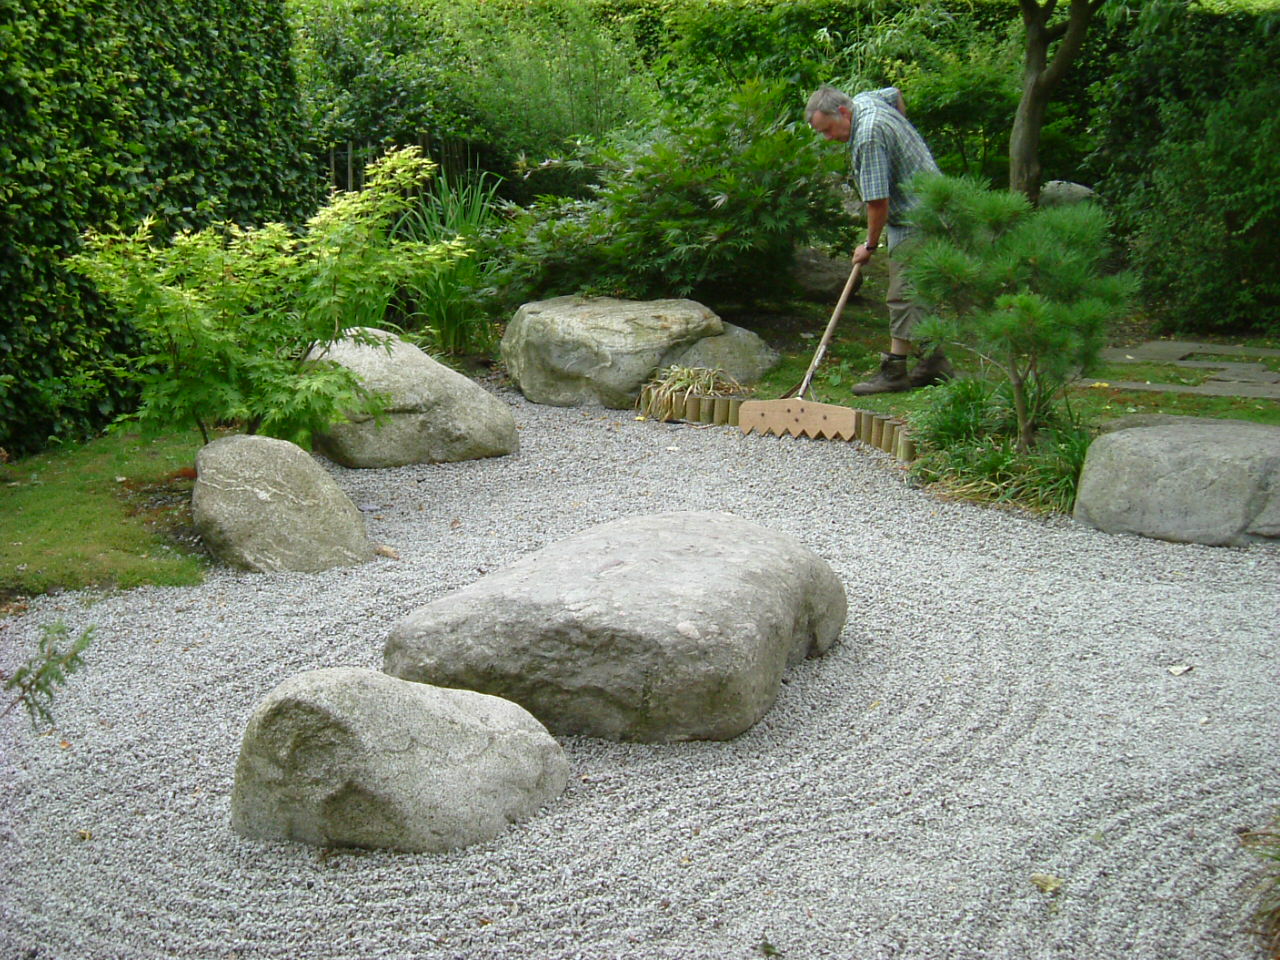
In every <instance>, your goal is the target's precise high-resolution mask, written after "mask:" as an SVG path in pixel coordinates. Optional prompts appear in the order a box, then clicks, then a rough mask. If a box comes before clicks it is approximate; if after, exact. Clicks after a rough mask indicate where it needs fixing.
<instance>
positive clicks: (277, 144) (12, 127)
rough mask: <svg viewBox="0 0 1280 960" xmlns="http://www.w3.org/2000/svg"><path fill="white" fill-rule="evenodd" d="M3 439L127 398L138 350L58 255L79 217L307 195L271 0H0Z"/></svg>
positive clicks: (71, 427) (57, 428)
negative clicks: (119, 362) (119, 361)
mask: <svg viewBox="0 0 1280 960" xmlns="http://www.w3.org/2000/svg"><path fill="white" fill-rule="evenodd" d="M0 50H3V51H4V56H0V94H2V95H0V169H3V171H4V174H3V182H2V183H0V223H3V229H0V447H3V448H6V449H7V450H8V451H9V452H10V453H11V454H14V455H20V454H24V453H29V452H32V451H34V450H36V449H39V448H40V447H41V446H43V445H44V444H46V443H47V442H48V441H49V440H50V439H55V440H57V439H78V438H80V437H81V436H83V435H85V434H86V433H88V432H91V431H92V430H94V429H96V428H97V427H99V426H100V425H101V424H103V423H105V422H109V421H110V420H112V419H113V418H115V417H117V416H119V415H120V414H122V413H125V412H127V411H128V410H130V409H131V408H132V406H133V404H134V403H135V402H136V394H135V393H134V391H133V388H132V387H131V385H130V384H128V383H127V382H124V381H121V380H120V379H118V378H116V377H113V376H112V375H111V374H110V369H111V366H112V363H113V358H114V357H116V356H117V355H118V354H122V353H123V354H126V355H128V354H131V353H133V352H136V350H137V348H138V340H137V336H136V334H135V333H134V332H133V331H132V329H131V328H130V326H129V324H128V322H127V319H124V318H119V317H117V316H116V315H115V314H114V313H113V312H112V311H111V310H110V309H109V308H108V307H107V306H106V305H105V304H104V302H103V301H102V299H101V298H100V297H99V296H98V295H97V294H96V292H95V291H94V289H93V286H92V284H90V283H89V282H88V281H87V280H86V279H85V278H83V277H80V276H77V275H75V274H72V273H70V272H69V271H67V270H66V268H65V267H64V266H63V263H62V259H63V257H64V256H65V255H66V254H68V253H70V252H74V251H75V250H76V249H77V248H78V245H79V237H80V235H81V233H82V232H83V231H84V230H85V229H86V228H87V227H90V226H99V227H105V226H107V225H110V224H129V223H133V222H136V221H137V220H138V219H139V218H140V217H141V216H142V215H144V214H145V213H147V212H151V213H152V214H153V215H154V216H156V217H157V218H158V219H159V220H160V221H162V222H164V223H166V224H168V225H169V226H170V227H171V228H179V227H182V226H191V225H195V224H198V223H204V222H208V221H209V220H210V219H211V218H213V217H215V216H222V217H228V218H235V219H239V220H241V221H242V222H260V221H261V220H262V219H266V218H269V217H274V218H282V219H297V218H300V217H301V216H302V215H304V213H305V211H306V210H309V209H313V208H314V202H315V196H316V194H315V186H316V181H315V179H314V176H313V171H312V166H311V161H310V159H309V158H307V157H306V156H305V155H304V154H303V153H302V152H301V137H300V135H299V134H300V130H301V127H300V117H299V116H298V113H297V109H296V103H295V101H294V99H293V96H294V93H293V90H294V88H293V72H292V68H291V67H290V64H289V60H288V34H287V30H286V29H285V27H284V22H283V12H282V6H281V2H280V0H234V2H233V0H210V2H208V3H205V4H203V5H201V6H200V8H199V9H196V8H195V7H194V6H192V5H188V4H132V3H130V4H103V3H101V2H98V0H42V2H40V3H28V2H26V0H0Z"/></svg>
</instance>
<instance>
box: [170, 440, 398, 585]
mask: <svg viewBox="0 0 1280 960" xmlns="http://www.w3.org/2000/svg"><path fill="white" fill-rule="evenodd" d="M196 477H197V479H196V483H195V487H194V489H193V490H192V492H191V513H192V517H193V519H194V520H195V526H196V529H197V531H199V533H200V537H201V538H202V539H203V541H204V544H205V546H206V547H208V549H209V551H210V553H212V554H213V555H214V556H215V557H217V558H218V559H219V560H222V561H223V562H224V563H229V564H231V565H232V566H237V567H244V568H245V569H247V570H256V571H259V572H270V571H277V570H296V571H301V572H304V573H317V572H319V571H321V570H328V569H329V568H330V567H342V566H352V565H354V564H357V563H364V562H365V561H366V560H372V559H373V544H372V543H370V542H369V537H368V534H367V533H366V532H365V524H364V517H363V516H362V515H361V513H360V510H359V509H358V508H357V507H356V505H355V504H354V503H352V502H351V498H350V497H348V496H347V495H346V494H345V493H344V492H343V491H342V488H340V487H339V486H338V484H337V483H336V482H335V481H334V479H333V478H332V477H331V476H329V474H327V473H325V471H324V469H323V468H322V467H321V466H320V464H318V463H316V461H315V460H313V459H312V458H311V456H310V455H309V454H308V453H307V452H306V451H305V450H303V449H302V448H301V447H299V446H298V445H297V444H294V443H289V442H288V441H287V440H273V439H271V438H270V437H257V436H244V435H239V436H231V437H223V438H221V439H219V440H214V441H213V442H212V443H209V444H206V445H205V446H204V447H202V448H201V450H200V452H199V453H198V454H196Z"/></svg>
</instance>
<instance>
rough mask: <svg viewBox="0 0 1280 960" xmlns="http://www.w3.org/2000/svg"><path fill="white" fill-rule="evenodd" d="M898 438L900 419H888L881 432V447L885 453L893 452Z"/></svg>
mask: <svg viewBox="0 0 1280 960" xmlns="http://www.w3.org/2000/svg"><path fill="white" fill-rule="evenodd" d="M897 440H898V421H897V420H893V419H889V420H886V421H885V422H884V429H883V430H882V431H881V432H880V449H881V450H883V451H884V452H885V453H893V449H894V446H895V445H896V443H897Z"/></svg>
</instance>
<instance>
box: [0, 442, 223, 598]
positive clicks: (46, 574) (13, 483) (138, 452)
mask: <svg viewBox="0 0 1280 960" xmlns="http://www.w3.org/2000/svg"><path fill="white" fill-rule="evenodd" d="M199 446H200V435H199V434H198V433H196V432H195V431H184V432H183V433H181V434H174V435H171V436H164V437H160V438H157V439H144V438H143V437H140V436H138V435H137V434H128V433H122V434H113V435H110V436H107V437H102V438H99V439H97V440H94V441H92V442H90V443H87V444H84V445H83V446H78V447H70V448H63V449H58V450H54V451H51V452H48V453H44V454H40V455H38V456H34V457H30V458H28V459H25V460H20V461H17V462H16V463H11V464H7V465H3V466H0V516H3V517H4V527H3V533H2V534H0V600H5V599H9V598H13V597H15V596H26V595H31V594H36V593H44V592H47V591H49V590H55V589H79V588H82V587H131V586H137V585H139V584H144V583H156V584H191V583H198V582H199V581H200V578H201V576H202V571H203V568H204V561H203V560H202V559H201V557H200V555H199V554H198V552H197V551H195V550H192V549H186V548H183V547H182V546H181V545H180V540H179V539H177V538H175V537H174V536H173V535H172V531H174V530H175V529H176V528H181V527H183V526H184V525H186V524H187V523H188V522H189V521H188V517H189V503H190V493H191V487H192V482H193V481H192V480H191V479H190V477H189V476H183V475H182V471H183V468H191V467H192V466H193V464H194V463H195V454H196V450H197V449H199Z"/></svg>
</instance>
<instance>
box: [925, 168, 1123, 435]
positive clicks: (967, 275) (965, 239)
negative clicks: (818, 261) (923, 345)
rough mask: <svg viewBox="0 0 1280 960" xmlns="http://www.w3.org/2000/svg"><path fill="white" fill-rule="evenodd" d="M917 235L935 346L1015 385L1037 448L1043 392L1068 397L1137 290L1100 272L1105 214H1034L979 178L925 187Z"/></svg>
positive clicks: (1022, 418) (933, 180) (1021, 426)
mask: <svg viewBox="0 0 1280 960" xmlns="http://www.w3.org/2000/svg"><path fill="white" fill-rule="evenodd" d="M917 187H918V189H919V191H920V197H921V204H920V206H919V207H918V208H916V210H915V211H914V214H913V216H914V218H915V221H916V225H917V231H918V236H916V237H913V239H912V241H911V243H910V244H909V245H904V246H903V247H902V248H900V250H901V256H902V258H903V260H904V262H905V263H906V265H907V268H908V270H909V272H910V276H911V279H912V282H913V283H914V284H915V286H916V290H917V292H918V294H919V296H920V298H921V300H923V301H924V302H925V303H927V304H929V305H930V310H931V311H932V313H931V316H930V317H929V318H928V320H926V321H925V322H924V323H923V324H922V325H921V327H920V329H919V330H918V331H917V335H918V336H920V337H921V338H924V339H936V340H939V341H947V342H953V343H957V344H959V345H960V346H962V347H964V348H966V349H970V350H972V351H974V352H975V353H977V354H978V355H979V356H981V357H983V358H985V359H986V360H987V361H988V362H989V363H991V364H992V365H993V366H994V367H996V368H997V369H998V370H999V371H1000V372H1001V373H1002V374H1003V376H1004V377H1005V378H1006V379H1007V381H1008V383H1009V386H1010V390H1011V391H1012V398H1013V402H1014V410H1015V413H1016V417H1017V421H1018V430H1017V433H1016V441H1017V445H1018V448H1019V450H1020V451H1021V452H1023V453H1026V452H1029V451H1030V449H1031V447H1032V446H1033V444H1034V442H1035V430H1036V416H1035V414H1036V411H1035V397H1036V396H1037V395H1043V394H1046V393H1048V394H1052V393H1055V392H1059V391H1061V390H1062V388H1063V387H1064V386H1065V385H1066V383H1067V382H1068V380H1069V379H1071V378H1072V377H1073V376H1075V375H1076V374H1077V373H1078V372H1079V371H1080V370H1081V369H1087V368H1088V367H1089V365H1090V364H1091V363H1093V361H1094V360H1095V359H1096V357H1097V354H1098V351H1099V350H1100V349H1101V347H1102V344H1103V339H1104V330H1105V325H1106V323H1107V322H1108V321H1109V320H1110V319H1112V318H1113V317H1116V316H1118V315H1120V313H1121V312H1122V311H1123V309H1124V308H1125V305H1126V304H1127V302H1128V298H1129V296H1130V291H1131V282H1130V278H1129V277H1127V276H1126V275H1123V274H1120V275H1106V274H1104V273H1103V272H1102V270H1101V264H1102V261H1103V259H1104V257H1105V253H1106V251H1105V243H1106V235H1107V220H1106V215H1105V214H1104V213H1103V211H1102V210H1101V208H1099V207H1097V206H1096V205H1094V204H1091V203H1085V204H1078V205H1075V206H1064V207H1054V208H1048V209H1039V210H1033V209H1032V208H1031V207H1030V206H1029V205H1028V203H1027V201H1026V199H1025V197H1023V196H1022V195H1020V194H1014V193H1009V192H1007V191H998V190H989V189H987V188H985V187H984V186H983V185H982V184H981V183H979V182H977V181H976V180H973V179H971V178H954V177H926V178H922V179H921V180H920V182H919V183H918V184H917Z"/></svg>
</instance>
